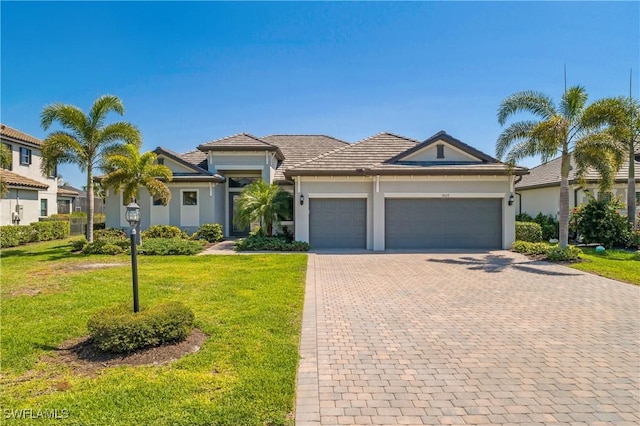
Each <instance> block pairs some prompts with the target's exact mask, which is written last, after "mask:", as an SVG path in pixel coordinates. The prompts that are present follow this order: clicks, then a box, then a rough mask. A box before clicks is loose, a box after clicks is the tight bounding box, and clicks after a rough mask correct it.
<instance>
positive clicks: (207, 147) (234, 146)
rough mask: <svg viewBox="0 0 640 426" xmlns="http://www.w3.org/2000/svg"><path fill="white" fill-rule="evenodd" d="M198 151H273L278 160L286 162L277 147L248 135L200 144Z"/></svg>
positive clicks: (238, 135) (232, 136)
mask: <svg viewBox="0 0 640 426" xmlns="http://www.w3.org/2000/svg"><path fill="white" fill-rule="evenodd" d="M198 149H199V150H201V151H273V152H275V153H276V158H277V159H278V160H280V161H282V160H284V155H283V154H282V152H281V151H280V149H279V148H278V147H277V146H275V145H272V144H270V143H268V142H265V141H264V140H262V139H260V138H258V137H256V136H253V135H250V134H248V133H238V134H236V135H231V136H227V137H225V138H222V139H216V140H213V141H211V142H206V143H203V144H200V145H199V146H198Z"/></svg>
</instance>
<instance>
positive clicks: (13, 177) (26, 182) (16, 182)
mask: <svg viewBox="0 0 640 426" xmlns="http://www.w3.org/2000/svg"><path fill="white" fill-rule="evenodd" d="M0 179H2V180H3V181H5V182H7V185H9V186H19V187H24V188H34V189H48V188H49V185H47V184H46V183H42V182H38V181H37V180H33V179H30V178H28V177H25V176H22V175H19V174H17V173H14V172H10V171H9V170H5V169H0Z"/></svg>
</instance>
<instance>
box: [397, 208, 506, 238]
mask: <svg viewBox="0 0 640 426" xmlns="http://www.w3.org/2000/svg"><path fill="white" fill-rule="evenodd" d="M385 247H386V248H387V249H492V248H501V247H502V199H499V198H446V199H440V198H415V199H411V198H409V199H405V198H387V199H386V200H385Z"/></svg>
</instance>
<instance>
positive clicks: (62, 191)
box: [58, 185, 80, 197]
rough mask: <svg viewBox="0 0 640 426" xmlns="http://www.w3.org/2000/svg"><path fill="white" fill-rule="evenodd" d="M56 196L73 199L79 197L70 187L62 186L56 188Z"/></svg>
mask: <svg viewBox="0 0 640 426" xmlns="http://www.w3.org/2000/svg"><path fill="white" fill-rule="evenodd" d="M58 195H62V196H69V197H75V196H78V195H80V193H79V192H78V191H77V190H76V189H75V188H73V187H72V186H66V185H62V186H58Z"/></svg>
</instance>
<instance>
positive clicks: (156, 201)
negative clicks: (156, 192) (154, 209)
mask: <svg viewBox="0 0 640 426" xmlns="http://www.w3.org/2000/svg"><path fill="white" fill-rule="evenodd" d="M153 205H154V206H163V205H164V204H162V199H161V198H156V197H153Z"/></svg>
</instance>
